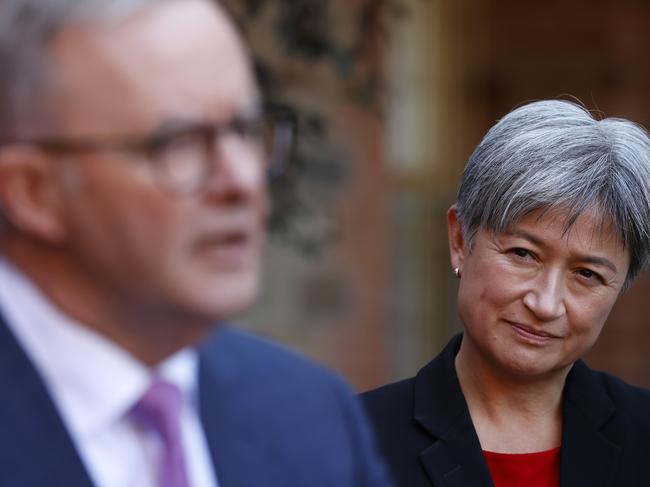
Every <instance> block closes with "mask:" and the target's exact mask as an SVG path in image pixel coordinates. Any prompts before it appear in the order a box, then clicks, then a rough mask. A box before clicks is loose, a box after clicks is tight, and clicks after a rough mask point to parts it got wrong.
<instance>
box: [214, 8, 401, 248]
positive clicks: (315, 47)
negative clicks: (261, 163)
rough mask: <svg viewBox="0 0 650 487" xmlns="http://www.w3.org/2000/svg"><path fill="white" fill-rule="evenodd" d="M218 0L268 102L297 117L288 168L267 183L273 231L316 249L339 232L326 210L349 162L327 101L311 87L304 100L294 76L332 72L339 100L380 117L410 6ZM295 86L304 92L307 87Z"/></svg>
mask: <svg viewBox="0 0 650 487" xmlns="http://www.w3.org/2000/svg"><path fill="white" fill-rule="evenodd" d="M223 2H224V4H225V5H226V7H227V8H229V10H230V11H231V12H232V13H233V15H234V17H235V19H236V20H237V21H238V23H239V24H240V26H241V28H242V31H243V32H244V35H245V37H247V40H248V42H249V44H250V47H251V51H252V53H253V56H254V60H255V66H256V71H257V74H258V78H259V80H260V85H261V87H262V90H263V92H264V95H265V97H266V99H267V100H269V101H270V102H271V103H272V104H280V105H283V106H285V107H287V108H289V109H291V110H292V111H293V112H294V113H295V116H296V120H297V122H298V142H297V145H296V150H295V151H294V156H293V159H292V161H291V162H290V164H289V165H288V167H289V169H288V170H287V172H286V173H285V174H283V175H282V176H280V177H279V178H278V179H276V180H274V181H273V182H272V184H271V193H272V198H273V208H274V212H273V215H272V218H271V230H272V232H273V233H274V234H275V235H279V236H281V237H282V238H284V239H285V240H287V241H289V242H291V243H292V244H293V245H294V246H295V247H297V248H299V249H300V250H301V251H303V252H305V253H308V254H316V253H318V252H319V251H320V250H321V249H322V248H323V246H324V245H326V244H327V243H329V242H330V241H331V240H332V239H333V238H335V237H336V228H335V225H334V224H333V222H332V221H331V219H330V218H328V217H327V208H328V206H331V205H330V204H329V203H330V202H331V198H334V197H335V195H336V189H337V188H340V187H341V185H342V184H343V183H344V181H345V178H346V174H347V172H348V171H347V166H348V165H349V164H350V163H353V161H349V160H348V158H347V157H346V154H344V152H343V150H342V149H341V148H340V147H337V146H336V142H334V141H333V140H332V131H331V127H332V125H333V124H335V123H336V120H332V119H331V118H330V115H328V114H327V111H328V108H329V107H328V106H323V104H326V103H331V102H332V100H331V98H329V99H328V97H326V96H321V94H320V93H319V92H318V87H314V88H313V92H309V95H310V97H311V99H312V102H311V103H305V102H304V96H303V97H302V101H301V99H299V97H296V96H295V95H296V93H295V92H296V78H300V77H301V73H303V74H304V79H305V81H304V83H303V84H305V83H308V81H306V80H308V79H309V78H310V76H313V73H315V72H317V73H321V72H327V73H329V74H333V81H331V80H329V79H328V80H327V81H326V82H327V83H331V84H335V85H337V86H336V87H335V90H333V91H334V92H335V93H337V94H338V96H340V98H341V99H340V100H337V102H341V103H350V104H353V105H354V106H356V107H357V108H359V109H361V110H364V111H366V112H367V113H369V114H370V115H371V116H373V117H377V118H381V116H382V95H383V92H384V76H383V75H384V58H383V56H384V53H385V48H386V45H387V42H388V41H389V32H390V29H389V27H390V23H391V22H392V21H394V20H396V19H397V20H399V19H401V18H403V17H405V16H406V15H408V13H409V12H408V8H407V7H406V6H405V4H404V3H402V1H401V0H223ZM260 32H263V35H259V33H260ZM268 44H273V45H274V49H272V50H271V49H269V45H268ZM296 73H297V74H296ZM288 79H290V82H288V81H287V80H288ZM311 81H313V79H312V80H311ZM297 83H298V84H300V79H298V81H297ZM299 89H300V91H303V93H304V91H305V90H308V91H309V90H310V89H311V88H310V87H309V86H307V87H303V88H299ZM314 101H315V102H314ZM319 103H320V105H319ZM316 195H317V196H316ZM328 199H330V201H328Z"/></svg>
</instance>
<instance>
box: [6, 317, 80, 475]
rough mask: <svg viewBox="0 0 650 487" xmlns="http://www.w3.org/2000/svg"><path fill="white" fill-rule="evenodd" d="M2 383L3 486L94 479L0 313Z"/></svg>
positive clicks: (43, 385) (34, 370)
mask: <svg viewBox="0 0 650 487" xmlns="http://www.w3.org/2000/svg"><path fill="white" fill-rule="evenodd" d="M0 384H1V385H2V391H3V396H2V401H0V428H1V429H2V435H0V458H2V469H1V470H0V479H5V480H6V481H7V485H9V484H10V485H23V486H37V485H74V486H80V487H82V486H88V487H90V486H91V485H92V482H91V480H90V478H89V476H88V473H87V472H86V469H85V468H84V466H83V464H82V462H81V459H80V457H79V455H78V453H77V451H76V448H75V446H74V443H73V441H72V439H71V438H70V436H69V434H68V432H67V431H66V429H65V426H64V425H63V421H62V420H61V418H60V416H59V414H58V412H57V410H56V407H55V406H54V404H53V402H52V400H51V399H50V396H49V394H48V392H47V388H46V386H45V384H44V382H43V380H42V379H41V377H40V376H39V374H38V372H37V371H36V369H35V368H34V366H33V365H32V363H31V362H30V360H29V359H28V358H27V356H26V354H25V352H24V351H23V350H22V348H21V347H20V345H19V344H18V342H17V340H16V338H15V337H14V336H13V334H12V333H11V331H10V330H9V328H8V327H7V325H6V324H5V322H4V321H3V319H2V317H0ZM0 483H2V484H3V485H4V482H2V481H0Z"/></svg>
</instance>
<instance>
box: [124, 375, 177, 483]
mask: <svg viewBox="0 0 650 487" xmlns="http://www.w3.org/2000/svg"><path fill="white" fill-rule="evenodd" d="M182 399H183V397H182V394H181V391H180V390H179V388H178V387H176V386H175V385H173V384H170V383H168V382H163V381H161V380H160V379H155V380H154V382H153V383H152V384H151V387H149V390H147V392H146V393H145V394H144V396H142V399H140V401H138V403H137V404H136V405H135V406H134V407H133V410H132V411H131V414H132V417H133V419H134V420H135V421H136V422H137V423H138V424H140V425H141V426H142V427H143V428H145V429H147V430H149V431H153V432H155V433H156V434H157V435H158V436H159V437H160V439H161V442H162V446H163V452H162V453H163V454H162V458H161V460H160V467H159V469H158V475H159V478H158V485H159V486H160V487H188V486H189V483H188V481H187V473H186V469H185V459H184V458H183V443H182V439H181V428H180V426H181V425H180V413H181V406H182Z"/></svg>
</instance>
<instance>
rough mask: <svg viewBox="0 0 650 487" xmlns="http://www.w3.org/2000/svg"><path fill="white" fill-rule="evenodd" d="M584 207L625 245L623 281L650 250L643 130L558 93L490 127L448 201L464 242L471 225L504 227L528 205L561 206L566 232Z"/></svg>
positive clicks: (648, 148)
mask: <svg viewBox="0 0 650 487" xmlns="http://www.w3.org/2000/svg"><path fill="white" fill-rule="evenodd" d="M590 208H597V209H598V211H599V212H600V214H601V215H602V222H603V223H607V222H610V221H611V223H612V224H613V226H614V229H615V231H616V232H617V234H618V236H619V237H620V240H621V243H622V244H623V245H624V247H625V248H626V249H628V251H629V254H630V267H629V269H628V274H627V279H626V286H627V285H629V283H631V281H632V280H633V279H634V278H635V277H636V276H637V275H638V273H639V272H641V271H642V270H643V269H644V268H645V267H647V266H648V260H649V254H650V140H649V139H648V134H647V132H646V130H645V129H643V128H642V127H640V126H639V125H637V124H635V123H633V122H630V121H628V120H624V119H618V118H605V119H602V120H597V119H595V118H594V117H593V116H592V114H591V113H590V112H589V111H588V110H586V109H585V108H583V107H581V106H579V105H577V104H575V103H572V102H568V101H560V100H549V101H539V102H534V103H530V104H527V105H524V106H522V107H520V108H518V109H516V110H514V111H512V112H510V113H509V114H508V115H506V116H505V117H504V118H503V119H501V120H500V121H499V122H498V123H497V124H496V125H495V126H494V127H492V128H491V129H490V131H489V132H488V133H487V135H486V136H485V137H484V138H483V140H482V141H481V143H480V144H479V145H478V147H477V148H476V149H475V150H474V153H473V154H472V155H471V156H470V158H469V161H468V163H467V166H466V167H465V171H464V172H463V176H462V179H461V183H460V188H459V191H458V197H457V201H456V210H457V212H458V216H459V220H460V224H461V228H462V231H463V236H464V238H465V241H466V242H467V244H468V245H469V246H470V248H471V244H472V241H473V239H474V237H475V235H476V232H477V231H478V230H479V229H485V230H488V231H492V232H502V231H505V230H507V229H508V228H509V227H511V226H512V225H514V224H516V223H517V222H518V221H519V220H520V219H521V218H522V217H524V216H525V215H527V214H529V213H530V212H532V211H534V210H540V209H541V210H543V211H544V212H546V211H549V210H553V209H561V210H564V211H567V212H568V213H567V219H566V222H565V231H568V230H569V229H570V228H571V226H572V225H573V224H574V223H575V221H576V219H577V218H578V216H579V215H580V214H581V213H582V212H583V211H585V210H587V209H590Z"/></svg>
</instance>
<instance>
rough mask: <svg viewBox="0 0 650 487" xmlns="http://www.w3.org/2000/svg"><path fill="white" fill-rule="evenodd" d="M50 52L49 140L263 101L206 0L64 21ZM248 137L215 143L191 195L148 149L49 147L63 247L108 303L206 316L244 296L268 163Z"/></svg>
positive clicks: (146, 128) (150, 127)
mask: <svg viewBox="0 0 650 487" xmlns="http://www.w3.org/2000/svg"><path fill="white" fill-rule="evenodd" d="M51 53H52V57H53V61H54V63H53V66H54V68H53V79H52V80H53V88H52V90H51V99H52V100H53V103H54V109H55V111H56V114H57V116H58V121H59V125H58V126H57V127H55V128H54V129H53V130H52V133H51V134H47V135H51V136H56V137H70V138H79V137H81V138H85V137H91V138H97V137H99V138H102V137H114V136H117V137H119V136H125V135H126V136H132V135H136V136H140V135H148V134H151V133H154V132H156V130H157V129H159V128H160V127H161V126H165V125H167V124H170V123H171V124H174V123H177V122H182V123H185V122H189V123H195V122H196V123H201V122H206V123H207V122H219V121H227V120H230V119H232V118H233V117H235V116H237V115H241V114H242V113H245V112H249V111H250V110H251V109H254V108H255V107H256V105H257V103H258V99H257V91H256V86H255V83H254V81H253V78H252V73H251V70H250V67H249V65H248V61H247V58H246V54H245V53H244V50H243V47H242V46H241V44H240V41H239V39H238V37H237V36H236V34H235V32H234V29H233V27H232V26H231V24H230V21H229V20H228V19H227V18H226V16H225V15H224V14H223V12H219V11H218V10H217V9H215V7H214V5H212V4H211V2H209V1H207V0H182V1H180V0H176V1H170V2H167V3H161V4H160V6H156V7H154V8H152V9H149V10H145V11H143V12H141V13H138V14H137V15H135V16H133V17H132V18H130V19H129V20H127V21H126V22H125V21H122V22H119V23H118V22H116V23H115V24H114V25H105V24H104V25H102V24H99V25H96V26H95V25H93V26H87V25H86V26H82V27H78V28H75V27H69V28H67V29H66V30H64V31H63V32H62V33H61V34H60V35H59V36H57V38H55V39H54V42H53V44H52V46H51ZM244 145H245V144H243V143H242V141H241V140H237V137H236V136H230V137H226V138H223V139H221V141H220V142H219V143H218V144H217V150H215V153H214V157H213V162H212V164H214V167H213V171H212V174H211V176H210V177H209V180H206V182H205V185H204V187H203V188H202V190H201V191H199V192H197V193H196V194H191V195H187V194H185V195H180V194H173V193H171V192H169V191H166V190H165V189H164V188H162V187H161V186H160V184H159V181H158V180H157V179H156V177H155V174H154V173H155V168H154V166H152V165H151V164H150V163H149V161H147V160H145V157H146V156H144V155H142V154H134V153H124V152H115V151H93V152H88V153H84V154H82V155H79V154H75V155H73V156H70V157H68V156H53V158H54V159H56V157H59V159H60V160H58V161H53V164H58V166H57V170H58V174H59V178H58V180H59V184H60V187H61V192H62V194H63V210H64V211H63V217H64V221H65V225H66V227H65V228H66V229H67V231H66V233H65V237H64V238H63V245H64V246H65V247H66V252H67V253H68V255H69V257H70V259H71V260H72V261H73V262H75V265H76V266H77V268H78V269H77V270H78V272H79V273H81V274H83V275H84V276H85V278H86V279H88V281H89V282H91V283H92V286H93V291H94V292H95V293H96V294H99V295H100V296H101V299H104V300H105V304H108V305H110V306H112V307H113V308H114V309H113V312H115V313H117V314H120V313H124V314H126V315H128V314H133V313H140V314H142V313H145V316H151V317H156V316H165V318H170V317H173V316H178V317H181V318H188V319H190V320H191V319H198V320H200V321H205V320H213V319H219V318H223V317H225V316H228V315H231V314H232V313H234V312H237V311H239V310H240V309H241V308H243V307H245V306H247V305H248V304H249V303H250V302H251V300H252V299H253V298H254V296H255V292H256V289H257V285H258V277H259V272H260V247H261V244H262V240H263V236H264V235H263V234H264V223H265V217H266V213H267V198H266V191H265V173H264V169H263V164H262V162H261V161H260V160H259V157H258V156H255V155H253V153H252V152H251V151H250V150H247V149H246V148H245V147H244ZM146 313H148V315H147V314H146Z"/></svg>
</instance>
